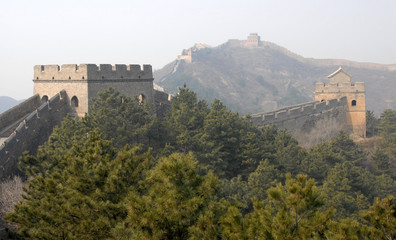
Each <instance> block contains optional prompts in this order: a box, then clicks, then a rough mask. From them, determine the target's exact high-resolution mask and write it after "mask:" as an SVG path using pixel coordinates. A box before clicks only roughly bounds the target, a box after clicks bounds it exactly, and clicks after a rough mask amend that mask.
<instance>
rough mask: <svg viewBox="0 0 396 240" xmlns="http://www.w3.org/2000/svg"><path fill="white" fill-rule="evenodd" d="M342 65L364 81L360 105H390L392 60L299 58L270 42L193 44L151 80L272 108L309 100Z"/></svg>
mask: <svg viewBox="0 0 396 240" xmlns="http://www.w3.org/2000/svg"><path fill="white" fill-rule="evenodd" d="M340 66H341V67H342V68H343V69H344V70H345V71H346V72H348V73H349V74H351V75H352V81H353V82H365V85H366V105H367V109H368V110H373V111H374V112H375V114H377V115H379V114H380V113H381V112H382V111H383V110H384V109H386V108H393V109H395V106H396V94H394V91H395V89H396V64H394V65H384V64H375V63H360V62H353V61H348V60H338V59H312V58H304V57H302V56H299V55H297V54H295V53H292V52H290V51H288V50H287V49H286V48H283V47H280V46H278V45H276V44H274V43H270V42H266V41H260V38H259V37H258V43H257V44H256V45H254V44H253V45H252V44H248V41H243V40H229V41H228V42H226V43H224V44H222V45H220V46H217V47H213V48H211V47H209V46H207V45H204V44H196V45H195V46H194V47H192V48H190V49H187V50H183V52H182V55H181V56H179V57H178V59H177V60H175V61H173V62H171V63H169V64H167V65H166V66H165V67H163V68H162V69H159V70H157V71H155V72H154V78H155V83H156V84H157V85H159V86H161V87H163V88H164V91H165V92H168V93H172V94H175V93H177V92H178V88H179V87H182V86H183V85H184V83H185V84H186V85H187V87H188V88H190V89H191V90H193V91H195V92H197V94H198V96H200V97H201V98H203V99H206V100H207V101H208V102H209V103H210V102H212V101H213V99H214V98H218V99H220V100H221V101H223V102H224V103H225V104H226V105H227V106H228V107H229V108H231V109H232V110H235V111H238V112H240V113H241V114H246V113H258V112H266V111H271V110H275V109H277V108H280V107H282V106H287V105H294V104H298V103H302V102H306V101H312V100H313V91H314V89H315V82H319V81H325V82H327V81H328V80H327V76H328V75H330V74H331V73H333V72H334V71H336V70H337V69H338V68H339V67H340Z"/></svg>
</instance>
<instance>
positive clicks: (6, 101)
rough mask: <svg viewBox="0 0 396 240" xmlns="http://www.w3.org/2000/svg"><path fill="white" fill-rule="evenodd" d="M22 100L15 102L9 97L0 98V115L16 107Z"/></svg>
mask: <svg viewBox="0 0 396 240" xmlns="http://www.w3.org/2000/svg"><path fill="white" fill-rule="evenodd" d="M21 101H23V100H15V99H13V98H11V97H7V96H0V113H2V112H5V111H7V110H8V109H10V108H12V107H13V106H16V105H17V104H18V103H20V102H21Z"/></svg>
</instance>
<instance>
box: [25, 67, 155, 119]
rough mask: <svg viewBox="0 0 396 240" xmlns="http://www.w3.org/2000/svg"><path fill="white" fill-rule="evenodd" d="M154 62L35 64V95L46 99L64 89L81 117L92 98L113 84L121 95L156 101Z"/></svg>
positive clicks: (87, 108)
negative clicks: (139, 63)
mask: <svg viewBox="0 0 396 240" xmlns="http://www.w3.org/2000/svg"><path fill="white" fill-rule="evenodd" d="M153 80H154V78H153V71H152V68H151V65H143V70H142V69H141V67H140V65H114V66H112V65H110V64H100V65H99V66H97V65H96V64H80V65H76V64H67V65H62V66H61V67H60V66H59V65H37V66H35V67H34V79H33V82H34V94H39V95H40V98H41V99H42V100H44V101H46V100H48V99H49V98H51V97H53V96H55V95H56V94H57V93H59V92H60V91H62V90H65V91H66V94H67V101H68V103H69V104H70V106H71V107H72V109H74V113H75V114H76V115H78V116H80V117H81V116H84V114H85V113H88V111H89V107H90V106H91V105H92V98H93V97H97V96H98V92H101V91H104V90H106V89H108V88H109V87H113V88H114V89H116V90H117V91H119V92H121V93H122V94H124V95H126V96H129V97H135V96H138V97H139V99H140V100H141V101H149V102H151V103H154V88H153Z"/></svg>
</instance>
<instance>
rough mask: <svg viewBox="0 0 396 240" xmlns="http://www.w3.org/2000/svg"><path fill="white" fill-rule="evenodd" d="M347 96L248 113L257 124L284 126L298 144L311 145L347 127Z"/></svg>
mask: <svg viewBox="0 0 396 240" xmlns="http://www.w3.org/2000/svg"><path fill="white" fill-rule="evenodd" d="M346 111H347V98H346V97H342V98H339V99H332V100H329V101H327V102H319V101H313V102H308V103H303V104H299V105H294V106H289V107H285V108H282V109H279V110H276V111H273V112H267V113H258V114H253V115H252V116H251V118H252V122H253V124H255V125H257V126H265V125H275V126H276V127H278V128H280V129H286V130H287V132H289V133H290V134H291V135H292V136H293V137H294V138H296V139H297V140H298V142H299V144H300V145H301V146H304V147H310V146H313V145H316V144H318V143H320V142H322V141H326V140H328V139H330V138H332V137H334V136H336V135H337V134H338V132H339V131H341V130H343V131H348V129H347V115H346Z"/></svg>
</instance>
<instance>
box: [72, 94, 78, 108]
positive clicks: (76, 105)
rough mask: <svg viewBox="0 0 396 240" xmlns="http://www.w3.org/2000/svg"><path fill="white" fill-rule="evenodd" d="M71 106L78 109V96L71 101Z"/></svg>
mask: <svg viewBox="0 0 396 240" xmlns="http://www.w3.org/2000/svg"><path fill="white" fill-rule="evenodd" d="M70 103H71V106H72V107H75V108H76V107H78V98H77V97H76V96H73V97H72V98H71V100H70Z"/></svg>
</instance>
